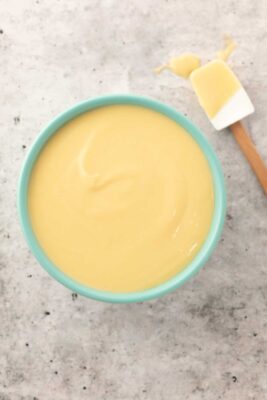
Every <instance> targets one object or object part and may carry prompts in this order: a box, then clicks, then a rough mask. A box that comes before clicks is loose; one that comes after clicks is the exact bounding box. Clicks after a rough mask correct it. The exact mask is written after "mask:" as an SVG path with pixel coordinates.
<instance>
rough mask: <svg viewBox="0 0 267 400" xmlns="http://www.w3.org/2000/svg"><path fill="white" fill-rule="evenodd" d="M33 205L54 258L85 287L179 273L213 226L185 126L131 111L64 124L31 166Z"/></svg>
mask: <svg viewBox="0 0 267 400" xmlns="http://www.w3.org/2000/svg"><path fill="white" fill-rule="evenodd" d="M28 208H29V214H30V219H31V224H32V228H33V231H34V233H35V235H36V237H37V240H38V241H39V244H40V246H41V247H42V249H43V251H44V252H45V253H46V255H47V256H48V258H49V259H50V260H51V261H52V262H53V263H54V264H55V265H56V266H57V267H58V268H59V269H60V270H61V271H62V272H64V273H65V274H66V275H67V276H69V277H71V278H72V279H74V280H75V281H77V282H79V283H82V284H84V285H87V286H89V287H92V288H95V289H100V290H107V291H111V292H124V293H125V292H132V291H139V290H144V289H148V288H151V287H154V286H157V285H159V284H161V283H163V282H165V281H166V280H168V279H169V278H172V277H173V276H174V275H175V274H177V273H178V272H179V271H181V270H183V269H184V268H185V267H186V266H187V265H188V263H190V261H191V260H192V259H193V258H194V257H195V255H196V254H197V253H198V251H199V250H200V248H201V246H202V245H203V243H204V241H205V239H206V237H207V234H208V232H209V229H210V225H211V220H212V215H213V208H214V193H213V180H212V175H211V171H210V168H209V165H208V162H207V160H206V158H205V156H204V154H203V152H202V150H201V149H200V147H199V146H198V144H197V143H196V141H195V140H194V139H193V138H192V137H191V136H190V134H188V132H186V130H185V129H184V128H182V126H180V125H178V124H177V123H176V122H175V121H173V120H172V119H170V118H168V117H167V116H164V115H163V114H161V113H158V112H156V111H153V110H151V109H149V108H145V107H140V106H135V105H111V106H104V107H100V108H97V109H94V110H91V111H88V112H85V113H84V114H82V115H80V116H78V117H76V118H74V119H73V120H71V121H70V122H68V123H66V124H65V125H63V126H62V127H61V128H60V129H59V130H58V131H57V132H56V133H55V134H54V135H53V136H52V137H51V138H50V139H49V141H48V142H47V143H46V144H45V146H44V148H43V149H42V151H41V153H40V155H39V156H38V158H37V160H36V162H35V165H34V167H33V170H32V174H31V177H30V182H29V189H28Z"/></svg>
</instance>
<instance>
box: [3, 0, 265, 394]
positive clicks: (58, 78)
mask: <svg viewBox="0 0 267 400" xmlns="http://www.w3.org/2000/svg"><path fill="white" fill-rule="evenodd" d="M266 20H267V2H266V1H264V0H262V1H255V2H253V1H250V0H242V1H241V0H224V1H223V0H220V1H217V0H216V1H215V0H210V1H209V0H199V1H193V0H188V1H187V0H180V1H178V0H177V1H175V0H169V1H167V0H166V1H163V0H144V1H136V2H134V1H128V0H124V1H119V0H117V1H116V0H102V1H99V0H98V1H97V0H79V1H76V0H66V1H63V0H58V1H56V0H45V1H44V0H21V1H18V0H9V1H4V0H0V87H1V99H0V127H1V129H0V135H1V142H0V143H1V145H0V160H1V161H0V162H1V164H0V182H1V186H0V187H1V199H0V235H1V241H0V243H1V244H0V399H1V400H34V399H35V400H37V399H38V400H77V399H79V400H83V399H90V400H132V399H135V400H146V399H149V400H151V399H153V400H165V399H166V400H176V399H183V400H185V399H190V400H198V399H205V400H219V399H223V400H247V399H250V400H252V399H254V400H264V399H267V373H266V370H267V199H266V197H265V196H264V195H263V192H262V191H261V188H260V187H259V185H258V182H257V181H256V179H255V177H254V175H253V174H252V172H251V171H250V168H249V166H248V164H247V163H246V162H245V161H244V159H243V156H242V155H241V153H240V152H239V151H238V148H237V145H236V144H235V142H234V140H233V138H232V136H231V134H230V133H228V132H222V133H215V132H214V130H213V129H212V127H211V126H210V124H209V122H208V121H207V120H206V117H205V116H204V115H203V113H202V112H201V111H200V109H199V106H198V104H197V101H196V99H195V97H194V94H193V93H192V91H191V89H190V87H189V86H188V84H187V82H184V81H181V80H178V78H177V79H176V78H175V77H173V76H171V75H170V74H168V73H167V72H166V73H164V74H162V75H161V76H160V77H155V76H154V75H153V74H152V73H151V69H152V67H154V66H157V65H158V64H159V63H160V62H161V61H162V60H164V59H167V58H168V56H169V55H171V54H173V53H176V54H177V53H181V52H184V51H192V52H199V53H200V54H201V55H202V56H203V58H204V59H205V60H208V59H210V58H211V57H212V56H213V54H214V52H215V51H216V50H217V49H218V47H220V45H221V38H222V35H223V33H225V32H226V33H227V32H228V33H232V34H233V35H234V37H235V39H236V40H237V42H239V44H240V46H239V47H238V49H237V50H236V52H235V54H234V55H233V57H232V58H231V62H230V63H231V65H232V66H233V67H234V69H235V71H236V72H237V73H238V75H239V77H240V78H241V80H242V81H243V82H244V84H245V86H246V87H247V89H248V91H249V93H250V96H251V98H252V100H253V102H254V104H255V107H256V113H255V114H254V115H253V116H251V117H250V118H249V119H248V120H247V125H248V127H249V129H250V132H251V136H252V138H253V140H254V142H255V143H256V145H257V147H258V149H259V151H260V152H261V154H262V156H263V158H264V159H265V161H266V162H267V134H266V126H267V112H266V109H267V33H266V32H267V31H266ZM109 92H133V93H139V94H145V95H148V96H152V97H155V98H157V99H160V100H162V101H164V102H167V103H169V104H170V105H172V106H174V107H175V108H177V109H178V110H180V111H181V112H183V113H184V114H186V115H188V116H189V117H190V118H191V119H192V120H193V121H194V122H195V123H196V124H197V125H198V126H199V127H200V128H201V129H202V130H203V131H204V132H205V134H206V136H207V137H208V139H209V140H210V142H211V143H212V144H213V146H214V148H215V149H216V151H217V154H218V157H219V158H220V160H221V162H222V165H223V169H224V172H225V177H226V183H227V188H228V215H227V220H226V224H225V229H224V232H223V237H222V239H221V241H220V243H219V245H218V247H217V249H216V251H215V253H214V254H213V256H212V258H211V259H210V260H209V262H208V263H207V265H206V267H205V268H204V269H203V270H202V271H201V272H200V273H199V274H198V275H197V276H196V277H195V278H194V279H192V280H191V281H189V282H188V283H187V284H186V285H185V286H183V287H182V288H180V289H179V290H177V291H176V292H174V293H172V294H170V295H168V296H166V297H164V298H162V299H159V300H155V301H151V302H148V303H144V304H132V305H120V306H118V305H108V304H102V303H97V302H94V301H90V300H88V299H85V298H82V297H80V296H78V297H77V296H75V295H74V294H72V293H71V292H70V291H69V290H67V289H65V288H64V287H63V286H61V285H59V284H58V283H57V282H55V281H54V280H52V279H51V278H50V277H49V276H48V275H47V273H46V272H45V271H43V269H42V268H40V267H39V266H38V264H37V262H36V261H35V260H34V258H33V257H32V255H31V254H30V252H29V250H28V248H27V246H26V244H25V241H24V239H23V237H22V234H21V230H20V227H19V224H18V217H17V212H16V206H15V193H16V185H17V178H18V173H19V170H20V167H21V163H22V160H23V158H24V156H25V153H26V151H27V148H28V146H29V145H30V143H31V142H32V140H33V139H34V138H35V137H36V135H37V134H38V132H39V131H40V129H41V128H42V127H43V126H44V124H46V123H47V121H49V120H50V119H51V118H52V117H53V116H55V115H56V114H57V113H59V112H61V111H62V110H64V109H65V108H67V107H69V106H71V105H72V104H73V103H74V102H77V101H79V100H83V99H86V98H88V97H90V96H95V95H99V94H102V93H109Z"/></svg>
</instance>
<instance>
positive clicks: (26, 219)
mask: <svg viewBox="0 0 267 400" xmlns="http://www.w3.org/2000/svg"><path fill="white" fill-rule="evenodd" d="M111 104H133V105H138V106H142V107H147V108H150V109H152V110H155V111H157V112H160V113H162V114H164V115H166V116H167V117H169V118H171V119H172V120H174V121H176V122H177V123H178V124H179V125H181V126H183V127H184V128H185V129H186V130H187V132H188V133H189V134H190V135H191V136H192V137H193V138H194V139H195V141H196V142H197V143H198V145H199V146H200V148H201V149H202V151H203V153H204V154H205V156H206V158H207V160H208V163H209V166H210V169H211V172H212V177H213V184H214V192H215V207H214V213H213V219H212V223H211V227H210V230H209V233H208V236H207V238H206V241H205V243H204V244H203V246H202V248H201V249H200V251H199V252H198V253H197V255H196V257H195V258H194V259H193V260H192V261H191V262H190V264H188V265H187V267H185V269H184V270H182V271H181V272H179V273H178V274H177V275H175V276H174V277H173V278H171V279H169V280H168V281H166V282H164V283H162V284H160V285H158V286H156V287H153V288H151V289H147V290H143V291H139V292H130V293H113V292H107V291H101V290H96V289H94V288H91V287H88V286H85V285H82V284H80V283H78V282H76V281H75V280H73V279H71V278H70V277H69V276H67V275H65V274H64V273H63V272H61V271H60V269H59V268H58V267H57V266H56V265H54V264H53V263H52V261H50V260H49V258H48V257H47V256H46V254H45V253H44V251H43V250H42V248H41V246H40V244H39V243H38V241H37V238H36V237H35V235H34V232H33V230H32V227H31V222H30V216H29V212H28V206H27V193H28V184H29V178H30V175H31V171H32V168H33V165H34V163H35V161H36V159H37V157H38V155H39V153H40V151H41V150H42V148H43V146H44V145H45V144H46V142H47V140H48V139H49V138H50V137H51V136H52V135H53V134H54V133H55V132H56V131H57V130H58V129H59V128H60V127H61V126H62V125H64V124H65V123H66V122H68V121H69V120H71V119H73V118H75V117H76V116H78V115H80V114H82V113H84V112H86V111H88V110H92V109H94V108H97V107H102V106H106V105H111ZM18 210H19V217H20V222H21V225H22V229H23V233H24V235H25V238H26V241H27V242H28V245H29V247H30V249H31V251H32V253H33V254H34V256H35V257H36V259H37V260H38V262H39V263H40V264H41V265H42V266H43V268H44V269H45V270H46V271H47V272H48V273H49V274H50V275H51V276H52V277H54V278H55V279H56V280H57V281H59V282H60V283H62V284H63V285H65V286H66V287H68V288H69V289H71V290H72V291H73V292H76V293H79V294H81V295H83V296H86V297H90V298H92V299H95V300H100V301H106V302H110V303H130V302H140V301H145V300H150V299H153V298H155V297H160V296H162V295H164V294H166V293H168V292H171V291H173V290H174V289H176V288H178V287H179V286H181V285H182V284H183V283H185V282H186V281H187V280H188V279H189V278H191V277H192V276H193V275H194V274H195V273H196V272H197V271H199V270H200V268H201V267H202V266H203V265H204V264H205V263H206V261H207V260H208V258H209V257H210V255H211V253H212V252H213V250H214V248H215V246H216V244H217V242H218V239H219V237H220V234H221V231H222V227H223V223H224V219H225V210H226V193H225V185H224V178H223V173H222V169H221V165H220V163H219V161H218V159H217V157H216V155H215V153H214V151H213V149H212V147H211V145H210V144H209V143H208V141H207V140H206V139H205V137H204V135H203V134H202V132H201V131H200V130H199V129H198V128H197V127H196V126H195V125H194V124H193V123H192V122H191V121H189V120H188V119H187V118H186V117H184V116H183V115H182V114H180V113H179V112H178V111H176V110H175V109H173V108H171V107H169V106H167V105H165V104H163V103H160V102H159V101H156V100H153V99H150V98H147V97H141V96H135V95H130V94H122V95H120V94H118V95H108V96H101V97H97V98H93V99H89V100H85V101H83V102H81V103H78V104H76V105H74V106H73V107H71V108H70V109H68V110H67V111H64V112H63V113H62V114H60V115H58V116H57V117H56V118H54V119H53V120H52V121H51V122H50V123H49V124H48V125H47V126H46V127H45V128H44V129H43V131H42V132H41V133H40V134H39V136H38V137H37V138H36V140H35V141H34V143H33V144H32V146H31V148H30V150H29V152H28V155H27V157H26V160H25V162H24V165H23V167H22V171H21V175H20V179H19V188H18Z"/></svg>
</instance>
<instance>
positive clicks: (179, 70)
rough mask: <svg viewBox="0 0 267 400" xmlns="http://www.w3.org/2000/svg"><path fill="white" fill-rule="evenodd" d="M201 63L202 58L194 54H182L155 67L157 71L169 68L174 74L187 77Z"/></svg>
mask: <svg viewBox="0 0 267 400" xmlns="http://www.w3.org/2000/svg"><path fill="white" fill-rule="evenodd" d="M200 65H201V60H200V58H199V57H198V56H196V55H194V54H182V55H180V56H179V57H174V58H171V59H170V61H169V62H168V63H167V64H165V65H162V66H160V67H157V68H155V69H154V72H155V73H157V74H158V73H161V72H162V71H163V70H164V69H169V70H170V71H171V72H172V73H173V74H175V75H178V76H180V77H182V78H185V79H187V78H188V77H189V76H190V74H191V73H192V72H193V71H194V70H195V69H197V68H199V67H200Z"/></svg>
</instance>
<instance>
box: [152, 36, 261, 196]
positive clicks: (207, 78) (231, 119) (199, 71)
mask: <svg viewBox="0 0 267 400" xmlns="http://www.w3.org/2000/svg"><path fill="white" fill-rule="evenodd" d="M225 42H226V43H225V48H224V49H223V50H221V51H220V52H218V53H217V58H216V59H215V60H213V61H210V62H208V63H207V64H204V65H202V66H201V62H200V59H199V57H197V56H195V55H193V54H184V55H182V56H179V57H175V58H172V59H171V60H170V62H169V63H167V64H165V65H163V66H162V67H159V68H156V69H155V70H154V71H155V72H156V73H160V72H161V71H162V70H164V69H169V70H170V71H171V72H172V73H174V74H176V75H178V76H180V77H183V78H189V79H190V81H191V83H192V86H193V89H194V91H195V93H196V95H197V98H198V101H199V103H200V105H201V107H202V108H203V109H204V111H205V113H206V115H207V116H208V118H209V120H210V122H211V123H212V125H213V126H214V128H215V129H216V130H221V129H224V128H226V127H229V128H230V129H231V131H232V133H233V134H234V136H235V138H236V140H237V142H238V144H239V146H240V147H241V149H242V151H243V153H244V155H245V156H246V158H247V159H248V161H249V163H250V165H251V167H252V169H253V170H254V172H255V174H256V176H257V178H258V179H259V181H260V183H261V185H262V187H263V189H264V191H265V193H266V194H267V168H266V166H265V164H264V163H263V161H262V159H261V158H260V155H259V153H258V152H257V150H256V148H255V146H254V144H253V142H252V141H251V139H250V137H249V135H248V133H247V132H246V130H245V128H244V126H243V125H242V123H241V119H243V118H245V117H246V116H248V115H249V114H252V113H253V112H254V106H253V104H252V102H251V101H250V99H249V97H248V95H247V92H246V91H245V89H244V88H243V86H242V85H241V83H240V81H239V80H238V78H237V77H236V75H235V74H234V73H233V71H232V70H231V69H230V68H229V66H228V65H227V64H226V60H227V59H228V57H229V56H230V55H231V53H232V52H233V50H234V48H235V47H236V45H235V43H234V41H233V40H232V39H231V38H229V37H227V38H226V40H225Z"/></svg>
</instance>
